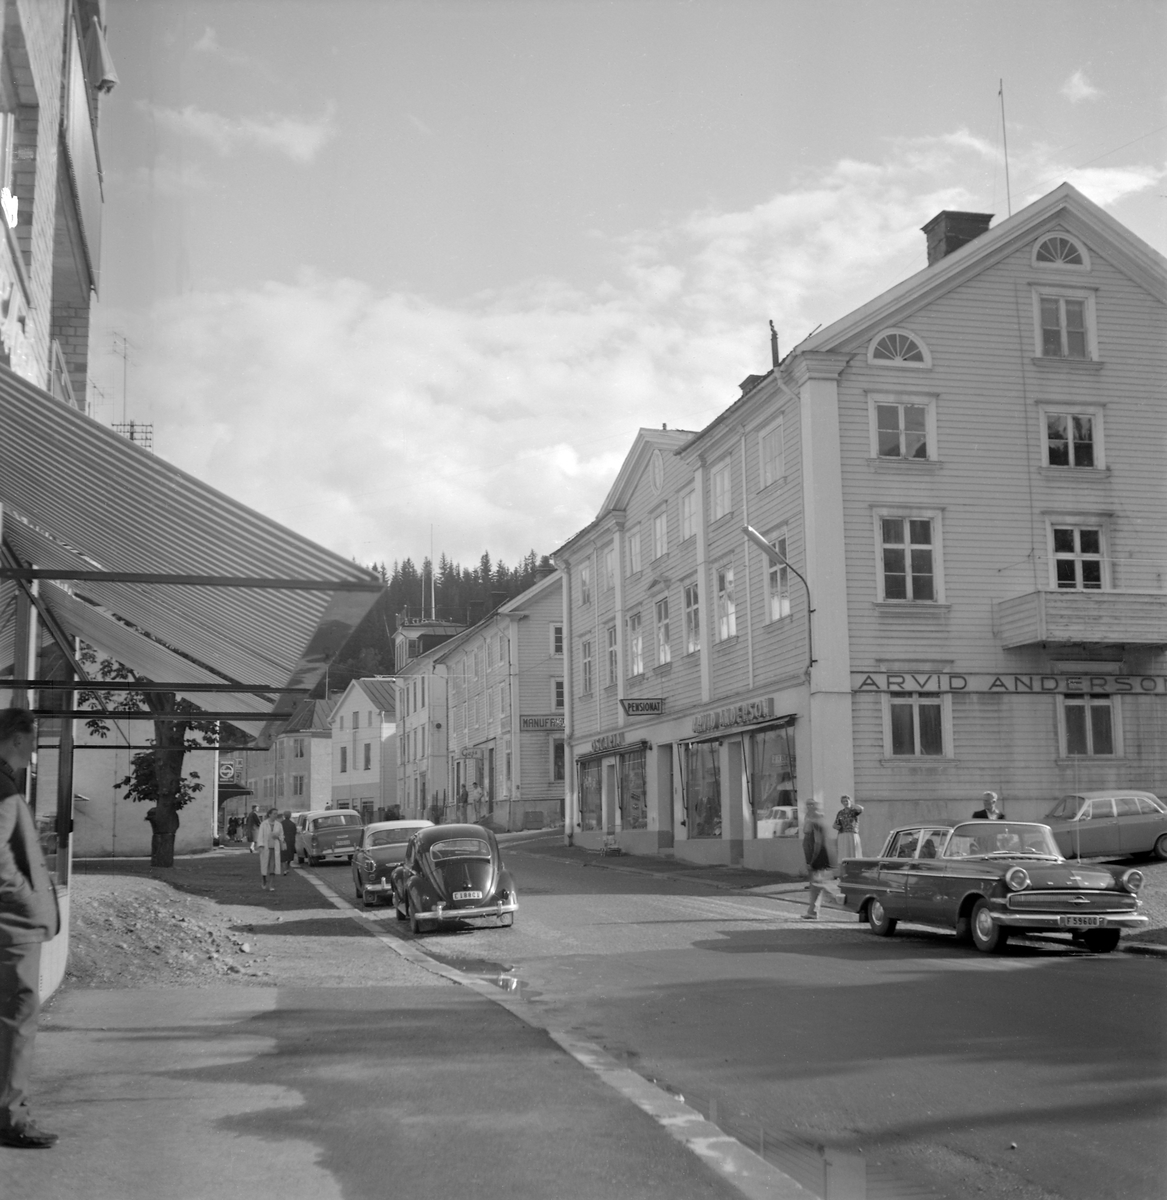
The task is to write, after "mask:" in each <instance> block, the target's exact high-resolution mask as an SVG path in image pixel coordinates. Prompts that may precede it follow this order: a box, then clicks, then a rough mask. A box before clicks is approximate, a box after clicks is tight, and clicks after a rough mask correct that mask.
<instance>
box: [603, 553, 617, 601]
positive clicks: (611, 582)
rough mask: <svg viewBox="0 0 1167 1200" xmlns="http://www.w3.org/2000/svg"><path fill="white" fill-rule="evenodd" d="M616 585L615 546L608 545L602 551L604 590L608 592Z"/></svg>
mask: <svg viewBox="0 0 1167 1200" xmlns="http://www.w3.org/2000/svg"><path fill="white" fill-rule="evenodd" d="M615 586H616V547H615V546H609V547H608V548H607V550H605V551H604V591H606V592H610V591H611V590H612V588H614V587H615Z"/></svg>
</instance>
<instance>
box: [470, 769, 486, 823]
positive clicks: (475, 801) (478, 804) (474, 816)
mask: <svg viewBox="0 0 1167 1200" xmlns="http://www.w3.org/2000/svg"><path fill="white" fill-rule="evenodd" d="M483 795H484V793H483V791H482V788H481V787H480V786H479V784H478V780H477V779H476V780H475V781H474V783H473V784H472V785H471V787H470V808H471V820H474V821H477V820H478V818H479V817H480V816H481V815H482V813H481V811H480V810H481V808H482V798H483Z"/></svg>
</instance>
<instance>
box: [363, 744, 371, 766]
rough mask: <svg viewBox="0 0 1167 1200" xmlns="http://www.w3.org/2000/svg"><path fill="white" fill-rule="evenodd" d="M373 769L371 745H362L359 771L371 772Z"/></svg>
mask: <svg viewBox="0 0 1167 1200" xmlns="http://www.w3.org/2000/svg"><path fill="white" fill-rule="evenodd" d="M372 769H373V743H372V742H365V743H364V752H363V753H362V755H361V770H363V771H371V770H372Z"/></svg>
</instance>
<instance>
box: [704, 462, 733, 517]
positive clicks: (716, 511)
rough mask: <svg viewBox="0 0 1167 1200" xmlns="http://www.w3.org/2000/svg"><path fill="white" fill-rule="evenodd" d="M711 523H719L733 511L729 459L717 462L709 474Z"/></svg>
mask: <svg viewBox="0 0 1167 1200" xmlns="http://www.w3.org/2000/svg"><path fill="white" fill-rule="evenodd" d="M709 490H710V505H711V507H710V514H709V519H710V520H711V521H719V520H721V518H722V517H724V516H727V515H728V514H729V513H731V512H732V511H733V498H732V496H731V494H730V493H731V489H730V472H729V459H728V458H727V459H724V460H723V461H722V462H719V463H718V464H717V465H716V466H715V467H714V468H713V470H712V471H710V473H709Z"/></svg>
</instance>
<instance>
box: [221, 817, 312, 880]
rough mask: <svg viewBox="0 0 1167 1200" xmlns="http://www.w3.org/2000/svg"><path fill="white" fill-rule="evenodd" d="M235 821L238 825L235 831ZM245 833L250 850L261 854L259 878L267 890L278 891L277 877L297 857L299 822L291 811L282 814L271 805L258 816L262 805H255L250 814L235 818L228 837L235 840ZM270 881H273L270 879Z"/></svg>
mask: <svg viewBox="0 0 1167 1200" xmlns="http://www.w3.org/2000/svg"><path fill="white" fill-rule="evenodd" d="M232 823H234V825H235V828H234V830H232ZM238 834H242V835H243V837H245V838H246V839H247V852H248V853H249V854H256V853H258V854H259V879H260V885H261V887H262V889H263V890H264V891H265V892H268V891H271V892H274V891H275V890H276V880H277V879H278V878H279V877H280V876H281V875H286V874H287V873H288V871H289V870H290V869H291V866H292V860H293V859H294V858H295V857H296V822H295V821H293V820H292V814H291V813H290V812H286V813H282V814H281V813H280V811H279V809H277V808H269V809H268V810H267V812H266V813H264V815H263V816H260V815H259V805H258V804H253V805H252V806H251V811H250V812H249V813H248V814H247V816H245V817H242V818H239V817H232V818H231V821H229V822H228V824H227V836H228V837H229V838H230V839H231V840H232V841H234V840H235V836H236V835H238ZM269 881H270V882H269Z"/></svg>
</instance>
